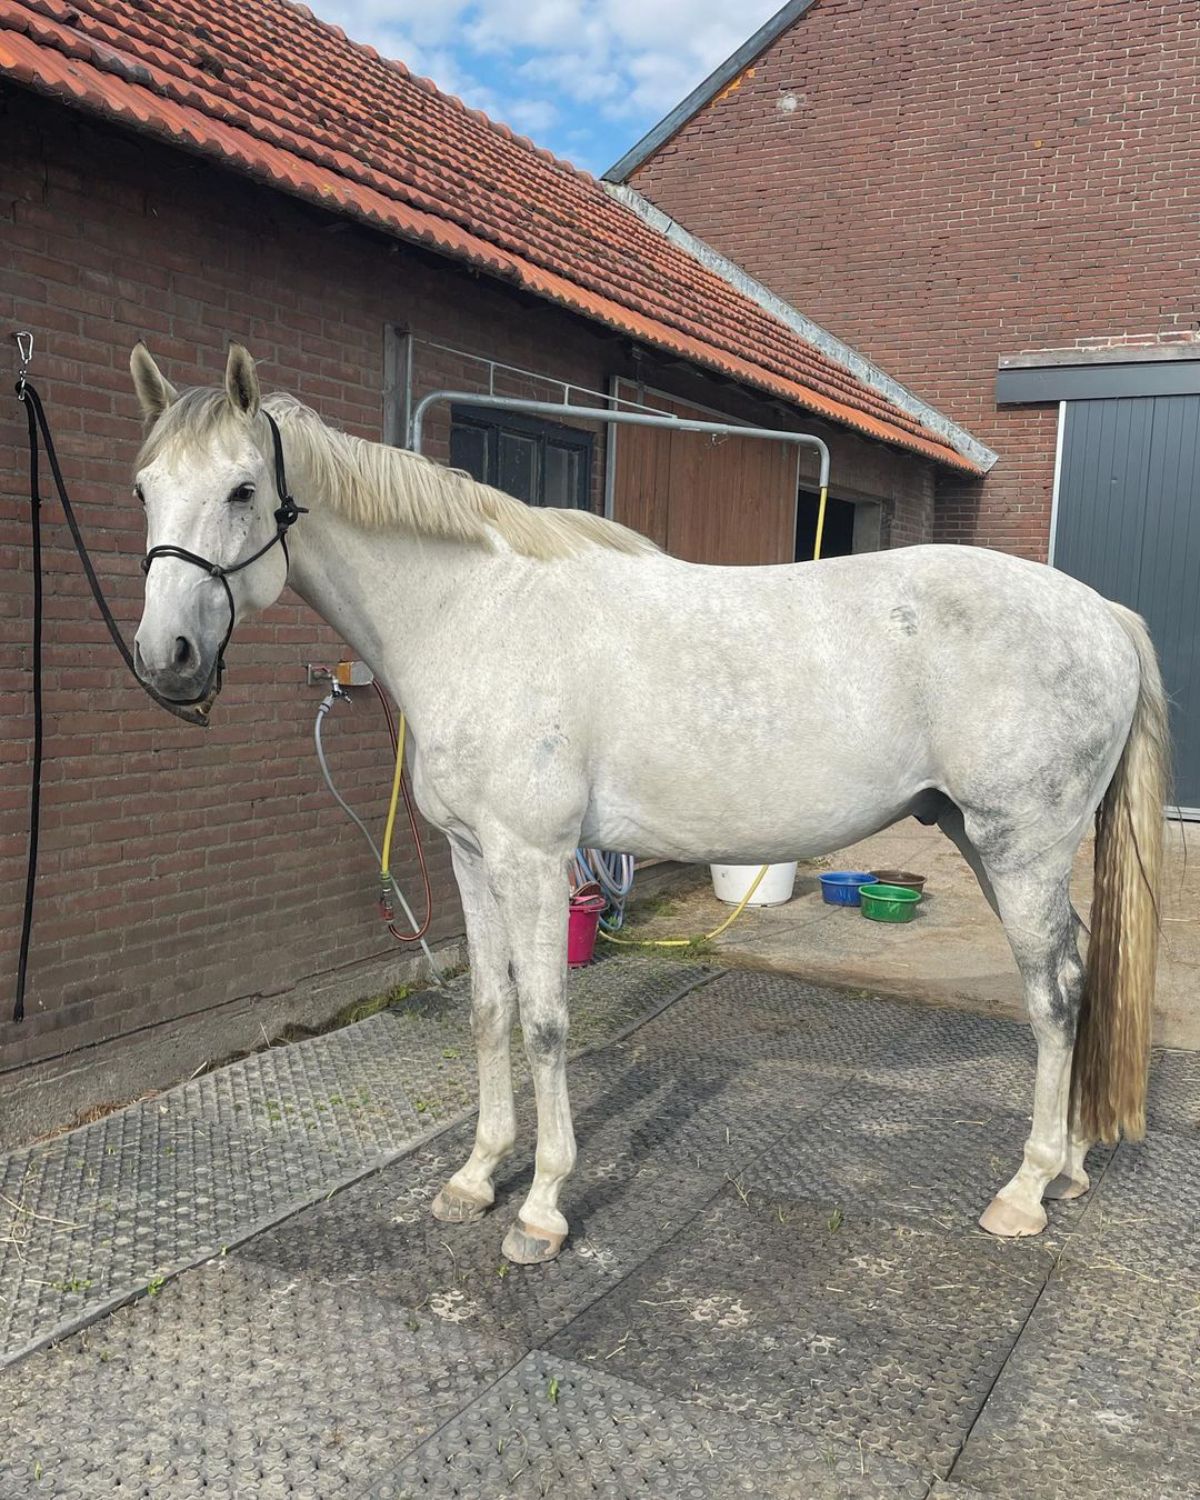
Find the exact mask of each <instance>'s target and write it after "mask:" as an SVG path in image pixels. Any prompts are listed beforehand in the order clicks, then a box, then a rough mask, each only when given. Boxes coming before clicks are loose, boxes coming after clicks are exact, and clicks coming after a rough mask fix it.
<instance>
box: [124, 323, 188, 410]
mask: <svg viewBox="0 0 1200 1500" xmlns="http://www.w3.org/2000/svg"><path fill="white" fill-rule="evenodd" d="M129 373H130V374H131V375H132V376H133V388H134V390H135V391H136V392H137V398H138V400H139V401H140V402H141V404H142V416H144V417H145V418H146V420H147V421H148V422H156V421H157V420H158V419H159V417H161V416H162V414H163V412H165V411H166V409H167V407H168V406H170V405H171V403H172V402H173V401H178V400H179V392H178V391H177V390H176V389H175V387H174V386H173V385H172V384H171V382H170V381H169V380H168V379H167V377H166V376H165V375H164V374H163V372H162V371H161V370H160V369H159V368H158V366H157V365H156V364H155V363H154V360H153V359H152V358H151V357H150V351H149V349H147V348H146V346H145V344H143V343H142V341H141V340H140V339H139V340H138V342H137V343H136V344H134V346H133V353H132V354H131V355H130V356H129Z"/></svg>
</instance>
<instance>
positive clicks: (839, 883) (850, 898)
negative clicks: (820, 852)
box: [821, 870, 879, 906]
mask: <svg viewBox="0 0 1200 1500" xmlns="http://www.w3.org/2000/svg"><path fill="white" fill-rule="evenodd" d="M878 884H879V882H878V881H877V880H876V879H875V877H874V875H868V874H867V873H866V872H865V871H864V870H831V871H830V872H829V874H828V875H822V876H821V895H822V896H823V897H824V899H825V900H826V901H827V902H828V904H829V905H830V906H858V905H859V899H858V893H859V891H860V890H862V888H863V886H864V885H878Z"/></svg>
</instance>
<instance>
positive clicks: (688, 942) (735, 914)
mask: <svg viewBox="0 0 1200 1500" xmlns="http://www.w3.org/2000/svg"><path fill="white" fill-rule="evenodd" d="M828 501H829V486H828V485H826V484H823V485H822V486H821V497H820V499H819V500H818V502H817V536H816V540H815V542H814V543H813V555H812V560H813V562H816V561H817V560H818V558H819V557H820V556H821V542H822V540H823V538H824V535H825V508H826V506H827V504H828ZM769 869H770V866H769V865H763V866H762V867H761V869H760V870H759V872H758V874H757V875H756V876H755V877H754V879H753V880H752V881H751V882H750V889H749V890H748V891H747V892H746V894H745V895H744V896H743V897H742V899H741V900H740V901H739V902H738V904H737V905H736V906H735V907H734V909H733V910H732V911H731V912H730V913H729V915H728V916H727V917H726V918H725V920H724V921H723V922H722V923H721V924H720V925H719V926H717V927H714V928H713V930H712V931H711V932H706V933H704V934H703V936H702V937H698V938H619V937H614V936H613V934H612V933H611V932H605V930H604V928H603V927H602V928H601V929H600V936H601V937H602V938H604V939H605V940H606V941H607V942H610V943H621V944H622V945H623V946H625V947H627V948H690V947H691V946H692V944H693V943H710V942H711V941H712V940H713V938H718V937H720V936H721V934H722V933H723V932H724V931H725V929H726V928H727V927H732V926H733V924H734V923H735V922H736V921H737V919H738V918H739V917H740V916H741V914H742V913H743V912H744V911H745V910H746V907H747V905H748V904H749V901H750V898H751V896H753V895H754V893H755V891H756V890H758V887H759V883H760V882H761V880H762V878H763V876H764V875H765V874H766V873H767V871H768V870H769Z"/></svg>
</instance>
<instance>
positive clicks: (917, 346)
mask: <svg viewBox="0 0 1200 1500" xmlns="http://www.w3.org/2000/svg"><path fill="white" fill-rule="evenodd" d="M1198 63H1200V14H1198V12H1197V9H1196V6H1195V4H1194V0H1154V3H1153V4H1129V3H1128V0H1076V3H1072V4H1064V3H1063V0H922V3H920V4H914V3H913V0H871V3H869V4H864V3H863V0H817V3H816V4H815V5H814V6H813V8H812V9H811V10H809V11H808V12H807V13H806V14H805V15H804V16H803V17H802V18H801V19H800V20H799V21H798V22H796V23H795V24H794V25H793V26H792V27H791V28H790V30H789V31H788V32H787V33H785V34H784V35H783V36H782V37H781V38H780V39H779V40H777V41H776V42H775V43H774V45H773V46H772V47H771V48H770V49H768V51H767V52H766V53H765V54H763V55H762V56H760V57H759V58H758V59H756V60H755V62H754V64H753V66H752V67H751V68H750V69H748V70H747V71H746V72H745V73H744V74H743V76H742V77H741V79H740V80H739V81H738V82H737V83H736V84H735V85H734V86H733V87H731V88H729V89H727V90H726V91H725V92H724V93H723V94H722V95H721V97H720V99H719V100H717V101H715V102H713V103H711V104H709V105H708V106H707V107H706V108H705V109H703V110H702V111H701V112H700V114H699V115H698V116H697V117H696V118H695V119H693V120H692V121H691V122H690V123H689V124H688V125H686V126H685V127H684V128H683V130H682V131H681V132H680V133H679V134H678V135H677V136H676V137H675V138H674V139H673V140H671V141H669V142H668V143H667V144H666V145H665V146H664V147H663V148H661V150H660V151H659V153H658V154H657V155H656V156H655V157H654V158H652V159H651V161H650V162H648V163H647V164H645V165H644V166H643V167H641V168H640V169H639V170H638V171H637V172H635V173H634V174H633V176H632V178H631V179H630V181H631V185H632V186H633V187H635V188H636V189H637V190H638V191H639V192H641V193H643V194H645V196H646V197H648V198H649V199H651V200H652V201H653V202H654V203H656V204H658V205H659V206H660V207H661V208H663V209H664V210H665V211H666V212H667V213H669V214H671V215H672V216H673V217H675V218H677V219H678V220H679V221H680V222H681V223H682V224H684V225H686V226H687V228H689V229H690V230H691V231H692V232H693V233H695V234H697V235H699V236H700V237H701V238H703V239H705V240H708V241H709V242H710V243H711V244H713V245H714V246H715V247H716V248H717V249H719V250H721V251H722V252H723V253H724V254H726V255H728V256H730V257H731V258H732V259H734V260H735V261H738V262H739V263H740V264H741V265H743V266H744V267H745V268H746V269H747V270H748V271H750V272H751V273H752V274H753V275H755V276H756V277H758V278H759V279H760V280H762V281H764V282H766V283H767V284H768V285H769V286H771V287H772V288H773V289H774V290H776V291H777V292H779V293H780V294H781V295H782V296H784V297H785V298H787V300H788V301H790V302H792V303H793V304H794V305H795V306H797V307H798V308H800V309H801V310H802V311H804V312H805V313H807V314H809V315H810V316H811V317H813V318H815V319H816V320H817V321H818V322H820V323H822V324H823V325H825V326H826V327H828V328H829V329H830V330H831V331H832V332H833V333H835V334H837V335H838V336H839V337H841V338H844V339H845V340H847V342H849V343H851V344H853V345H855V346H856V347H857V348H859V349H860V350H862V351H863V352H864V353H865V354H867V355H868V356H869V357H870V358H872V359H873V360H875V361H876V362H877V363H878V364H880V365H882V366H883V368H884V369H886V370H888V371H889V373H891V374H893V375H895V376H896V377H897V378H899V379H900V380H902V381H904V382H905V383H906V384H907V385H909V386H910V387H911V388H912V389H914V390H915V391H916V392H917V393H918V394H919V395H921V396H922V397H924V398H925V399H927V400H929V401H930V402H932V403H933V404H934V405H935V406H937V407H939V408H940V409H941V410H942V411H944V412H945V413H946V414H947V415H949V416H951V417H953V418H954V419H956V420H957V421H959V422H961V423H962V424H963V425H964V426H966V427H967V428H969V429H970V430H971V431H972V432H973V433H975V434H976V435H977V436H978V437H980V438H982V439H983V440H984V441H985V442H987V443H988V444H990V445H991V446H992V447H993V448H995V449H996V450H997V451H998V452H999V454H1000V462H999V463H998V464H997V466H996V468H995V470H994V471H993V472H992V474H991V475H989V477H988V478H987V479H986V480H985V481H984V482H982V483H979V482H963V481H959V480H954V479H945V480H943V481H942V482H941V483H940V487H939V504H938V533H939V535H940V536H942V537H944V538H946V539H948V540H954V541H970V542H977V543H981V544H984V545H988V546H994V547H1000V548H1004V549H1006V550H1012V551H1018V552H1023V553H1026V554H1028V555H1031V556H1034V557H1043V556H1044V555H1045V548H1046V542H1047V536H1048V523H1049V506H1050V489H1051V482H1052V474H1053V461H1054V434H1055V420H1056V413H1055V411H1054V409H1053V408H1042V409H1035V410H1030V409H1023V410H1012V409H1009V410H997V408H996V405H995V400H994V383H995V374H996V362H997V359H998V357H999V356H1000V355H1002V354H1008V353H1014V352H1017V351H1021V350H1027V349H1044V348H1055V347H1071V346H1075V345H1077V344H1080V345H1087V344H1089V343H1103V342H1108V341H1110V340H1121V341H1124V342H1155V341H1159V340H1166V341H1179V340H1185V339H1187V340H1190V339H1194V338H1195V337H1196V330H1197V329H1198V328H1200V290H1198V287H1200V281H1198V272H1200V239H1198V237H1197V233H1196V225H1197V202H1196V187H1195V184H1196V182H1197V180H1200V118H1198V109H1200V97H1198V96H1200V85H1198V81H1197V65H1198Z"/></svg>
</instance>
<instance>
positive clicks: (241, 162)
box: [0, 0, 976, 472]
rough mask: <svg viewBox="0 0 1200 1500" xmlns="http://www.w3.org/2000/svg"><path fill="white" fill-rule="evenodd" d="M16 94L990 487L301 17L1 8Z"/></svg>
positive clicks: (584, 198)
mask: <svg viewBox="0 0 1200 1500" xmlns="http://www.w3.org/2000/svg"><path fill="white" fill-rule="evenodd" d="M0 75H7V76H8V77H10V78H13V79H15V80H16V81H18V82H20V83H23V84H26V85H28V86H30V87H32V88H35V89H38V90H39V91H41V92H43V93H48V94H50V95H51V96H52V97H54V98H56V99H60V100H62V101H63V102H64V103H66V104H69V105H72V106H73V107H75V108H78V109H83V110H87V111H89V112H92V113H95V114H99V115H103V116H106V117H108V118H111V119H114V120H118V121H120V122H122V123H123V124H125V125H127V126H130V127H132V128H134V129H136V130H140V131H144V132H146V133H148V134H151V135H155V136H158V137H159V138H161V139H164V140H166V141H168V142H170V143H172V144H174V145H177V146H179V147H181V148H183V149H185V150H189V151H193V152H198V153H200V154H201V155H204V156H207V157H211V158H214V159H216V160H218V161H220V162H222V163H223V164H224V165H226V166H228V167H231V168H233V169H235V170H237V171H240V172H243V173H246V174H249V175H250V176H253V177H256V178H258V179H259V180H261V181H264V182H267V183H269V184H270V185H271V186H273V187H275V188H278V189H281V190H282V191H284V192H288V193H292V194H295V195H296V196H298V197H302V198H305V199H308V200H310V201H312V202H315V203H319V204H321V205H323V206H324V207H325V208H327V209H329V210H330V211H332V212H334V213H341V214H345V215H347V216H348V217H351V218H355V219H358V220H361V221H363V222H365V223H369V224H372V225H374V226H375V227H377V228H380V229H383V230H385V231H387V232H388V233H390V234H393V235H397V236H400V237H402V238H404V239H406V240H411V241H414V242H416V243H419V244H422V245H426V246H428V247H430V248H432V249H434V250H437V251H439V252H441V253H443V254H445V255H447V256H451V257H453V258H454V259H456V260H460V261H465V262H467V263H469V264H471V265H473V266H475V267H477V268H479V269H480V270H482V271H484V272H487V273H489V274H491V275H494V276H497V277H500V278H502V279H504V280H506V281H509V282H511V283H515V284H517V285H519V286H521V287H523V288H525V289H526V290H528V291H530V292H533V293H534V294H536V295H537V296H540V297H543V298H545V299H547V300H548V301H550V302H554V303H557V304H559V305H560V306H563V307H567V308H570V309H571V310H572V311H574V312H576V313H579V314H581V315H583V316H584V317H587V318H590V319H592V320H594V321H596V322H599V323H603V324H605V325H606V326H608V327H610V328H614V329H618V330H620V331H621V332H623V333H625V334H627V335H629V336H630V337H631V338H633V339H636V340H639V341H641V342H643V343H645V344H647V345H650V346H653V347H656V348H658V349H663V350H668V351H670V352H671V353H674V354H676V355H679V356H681V357H682V358H684V359H686V360H689V361H691V362H693V363H695V364H698V365H701V366H704V367H706V368H708V369H712V370H718V371H721V372H723V373H724V374H726V375H728V376H730V377H732V378H733V379H734V380H737V381H739V382H742V383H744V384H746V385H748V386H752V387H755V388H757V389H759V390H763V391H768V392H770V393H771V394H773V395H775V396H778V397H781V398H782V399H783V400H785V401H787V402H789V403H791V404H793V405H795V406H798V407H801V408H803V409H805V410H807V411H811V412H814V413H817V414H819V415H820V416H823V417H827V418H829V419H830V420H831V421H834V422H837V423H840V424H842V425H844V426H848V427H852V428H854V429H856V430H857V431H859V432H862V433H865V434H866V435H868V436H869V437H873V438H877V439H880V440H882V441H885V442H889V443H893V444H895V445H897V446H899V447H902V448H906V449H909V450H910V451H913V452H917V453H921V454H923V455H925V456H926V457H929V458H931V459H934V460H936V461H938V462H940V463H944V464H948V465H951V466H952V467H954V468H957V469H963V470H967V471H968V472H976V470H975V466H974V465H973V464H971V463H970V461H969V460H967V459H965V458H964V457H962V456H961V455H960V454H958V453H957V452H955V451H954V450H953V449H951V448H949V447H948V446H947V445H946V444H945V443H944V442H943V441H941V440H940V439H939V438H938V437H937V436H936V435H935V434H933V433H931V432H930V431H929V430H928V429H926V428H924V427H923V426H922V425H921V423H920V422H919V421H917V420H916V419H915V418H913V417H912V416H909V415H908V414H907V413H905V412H903V411H901V410H900V409H899V408H898V407H896V406H893V405H892V404H891V402H889V401H888V400H887V399H886V398H885V397H883V396H881V395H879V394H878V393H876V392H875V391H873V390H871V389H870V388H868V387H867V386H866V385H863V384H861V383H860V382H859V381H857V380H856V379H855V378H854V377H853V376H852V375H850V374H849V373H848V372H847V371H845V370H844V369H842V368H841V367H840V366H838V365H836V364H835V363H833V361H831V360H829V359H827V358H826V357H825V356H824V355H823V354H821V353H820V352H819V351H818V350H817V349H815V348H814V347H813V346H812V345H810V344H808V343H806V342H805V341H804V340H803V339H801V338H799V337H797V335H796V334H795V333H794V332H793V331H792V330H791V329H789V328H787V327H785V326H784V325H783V324H782V323H780V322H778V321H777V320H776V319H775V318H773V317H772V316H771V315H770V314H769V313H767V312H765V311H764V310H763V309H762V308H760V307H759V306H758V305H757V304H756V303H754V302H753V301H752V300H751V299H750V298H748V297H746V296H744V295H742V294H741V293H740V292H738V291H737V290H736V289H735V288H734V287H732V286H731V285H730V284H729V283H728V282H726V281H724V280H723V279H722V278H721V277H719V276H717V275H716V274H714V273H713V272H711V271H709V270H707V269H706V268H705V267H703V266H701V265H700V264H699V262H697V261H696V260H694V259H693V258H692V257H691V256H689V255H688V254H687V253H686V252H685V251H683V250H681V249H679V248H678V247H677V246H675V245H672V244H671V243H670V242H669V241H668V240H667V239H666V238H665V237H664V236H662V235H660V234H659V233H658V232H657V231H655V230H654V229H652V228H650V227H649V226H648V225H646V224H645V223H643V222H642V221H641V220H640V219H639V218H638V217H637V215H635V214H634V213H632V212H631V211H630V210H629V209H627V208H625V207H624V205H622V204H620V203H617V202H615V201H614V200H613V199H612V198H611V197H610V196H609V194H608V193H606V192H605V191H604V189H603V188H602V187H601V186H600V184H599V183H597V182H596V181H595V180H594V179H593V178H591V177H589V176H588V175H587V174H586V173H583V172H580V171H578V170H576V169H575V168H574V167H572V166H570V165H568V164H567V163H565V162H561V161H558V160H556V159H555V158H554V157H552V156H550V155H549V154H548V153H547V152H545V151H541V150H539V149H537V148H536V147H535V146H533V145H531V143H530V142H528V141H525V140H523V139H521V138H520V137H518V136H515V135H513V133H512V132H511V131H510V130H508V129H507V128H506V127H504V126H502V125H497V124H494V123H493V122H492V121H490V120H488V119H487V118H486V117H485V116H483V115H481V114H479V113H478V112H477V111H474V110H469V109H467V108H466V107H465V106H464V105H462V104H461V103H460V102H459V101H458V100H457V99H452V98H449V97H447V96H446V95H443V94H441V93H439V92H438V90H437V89H436V88H434V86H433V85H432V84H431V83H429V82H428V81H427V80H426V79H421V78H416V77H414V76H413V75H412V74H411V73H409V71H408V70H407V69H406V68H405V67H404V65H403V64H402V63H398V62H389V61H386V60H385V59H383V58H381V57H379V55H378V54H377V53H376V52H375V51H374V50H373V49H372V48H370V47H363V46H359V45H357V44H356V43H353V42H351V41H349V40H347V38H346V37H345V35H344V34H343V33H342V32H341V31H340V30H339V29H338V28H337V27H334V26H330V25H328V24H327V23H325V22H323V21H320V20H318V19H316V18H315V17H313V16H312V15H311V14H310V12H308V11H307V10H306V9H304V8H303V7H302V6H298V5H293V4H291V3H289V0H254V3H252V4H248V3H246V0H71V3H66V0H0Z"/></svg>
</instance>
